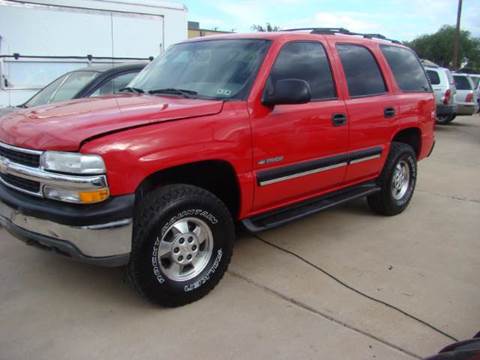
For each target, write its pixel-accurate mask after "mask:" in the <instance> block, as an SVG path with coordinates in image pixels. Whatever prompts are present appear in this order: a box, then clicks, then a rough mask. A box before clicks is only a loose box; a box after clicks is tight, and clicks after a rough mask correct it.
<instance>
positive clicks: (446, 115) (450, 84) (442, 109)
mask: <svg viewBox="0 0 480 360" xmlns="http://www.w3.org/2000/svg"><path fill="white" fill-rule="evenodd" d="M425 71H426V73H427V76H428V78H429V80H430V84H431V85H432V88H433V92H434V94H435V102H436V105H437V110H436V112H437V123H439V124H448V123H449V122H450V121H452V120H453V117H454V116H455V114H456V110H457V106H456V104H455V94H456V92H457V90H456V88H455V81H454V80H453V76H452V73H451V72H450V70H448V69H447V68H443V67H440V66H432V65H430V66H425Z"/></svg>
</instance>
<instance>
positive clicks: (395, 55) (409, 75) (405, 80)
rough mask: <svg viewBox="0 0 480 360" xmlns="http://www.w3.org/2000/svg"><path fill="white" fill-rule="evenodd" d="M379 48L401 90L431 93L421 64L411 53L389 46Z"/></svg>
mask: <svg viewBox="0 0 480 360" xmlns="http://www.w3.org/2000/svg"><path fill="white" fill-rule="evenodd" d="M380 48H381V50H382V53H383V55H384V56H385V58H386V59H387V62H388V64H389V65H390V68H391V69H392V72H393V76H394V77H395V80H396V81H397V84H398V86H399V88H400V89H401V90H403V91H415V92H425V91H431V89H430V85H429V83H428V80H427V78H426V76H425V71H424V70H423V67H422V64H421V63H420V61H419V60H418V58H417V56H416V55H415V53H414V52H413V51H411V50H408V49H405V48H401V47H398V46H389V45H382V46H381V47H380ZM437 76H438V74H437ZM439 80H440V79H439ZM439 83H440V82H439Z"/></svg>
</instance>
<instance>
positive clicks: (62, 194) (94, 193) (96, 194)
mask: <svg viewBox="0 0 480 360" xmlns="http://www.w3.org/2000/svg"><path fill="white" fill-rule="evenodd" d="M43 194H44V195H45V197H46V198H47V199H53V200H58V201H63V202H68V203H74V204H95V203H98V202H101V201H104V200H107V199H108V197H109V196H110V191H109V190H108V188H101V189H96V190H88V191H81V190H69V189H59V188H54V187H51V186H44V188H43Z"/></svg>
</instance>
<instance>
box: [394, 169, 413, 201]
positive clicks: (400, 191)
mask: <svg viewBox="0 0 480 360" xmlns="http://www.w3.org/2000/svg"><path fill="white" fill-rule="evenodd" d="M409 186H410V167H409V165H408V163H407V161H405V160H400V161H399V162H398V164H397V165H396V166H395V169H394V170H393V176H392V196H393V198H394V199H395V200H400V199H402V198H403V197H404V196H405V194H406V193H407V191H408V188H409Z"/></svg>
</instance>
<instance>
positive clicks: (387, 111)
mask: <svg viewBox="0 0 480 360" xmlns="http://www.w3.org/2000/svg"><path fill="white" fill-rule="evenodd" d="M383 116H384V117H385V118H391V117H394V116H395V109H394V108H393V107H388V108H385V109H384V110H383Z"/></svg>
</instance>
